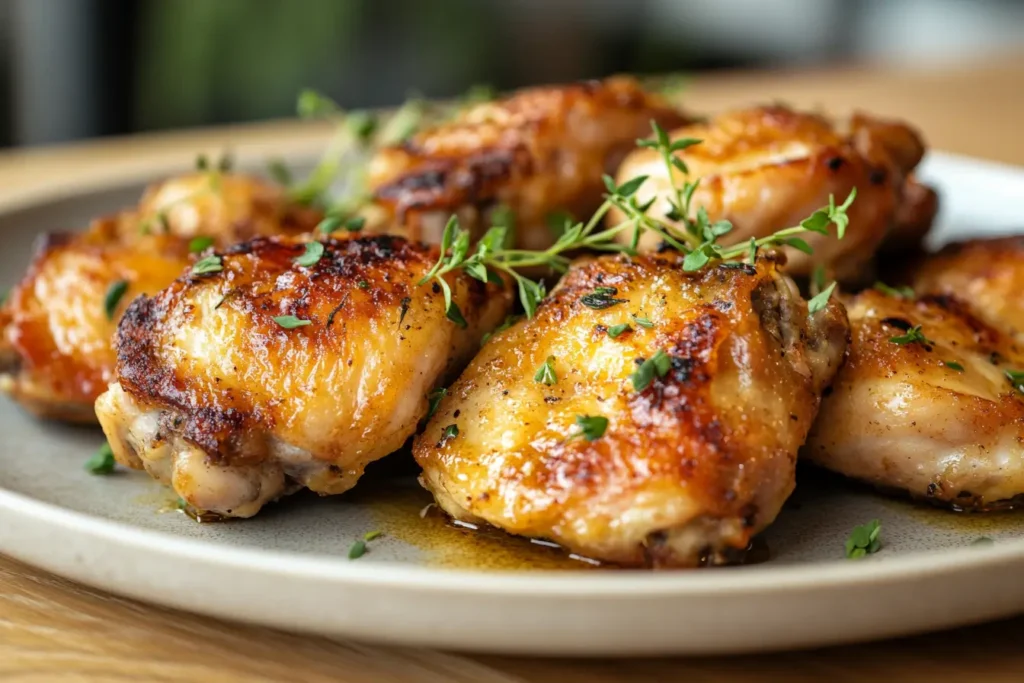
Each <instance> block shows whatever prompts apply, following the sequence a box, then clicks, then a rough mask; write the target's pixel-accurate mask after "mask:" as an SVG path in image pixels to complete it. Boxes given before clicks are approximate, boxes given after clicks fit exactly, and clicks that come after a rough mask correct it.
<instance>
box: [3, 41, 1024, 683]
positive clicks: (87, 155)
mask: <svg viewBox="0 0 1024 683" xmlns="http://www.w3.org/2000/svg"><path fill="white" fill-rule="evenodd" d="M757 100H782V101H785V102H790V103H792V104H795V105H800V106H812V107H814V106H822V107H825V108H827V109H830V110H837V111H841V110H847V109H849V108H851V107H854V106H855V107H861V108H864V109H866V110H870V111H876V112H879V113H882V114H888V115H893V116H901V117H905V118H907V119H909V120H911V121H913V122H914V123H915V124H917V125H918V126H919V127H920V129H921V130H922V131H923V132H924V133H925V135H926V137H927V138H928V140H929V141H930V142H931V143H932V145H933V146H934V147H936V148H941V149H946V150H949V151H954V152H961V153H964V154H973V155H977V156H981V157H986V158H990V159H995V160H1000V161H1005V162H1010V163H1018V164H1024V133H1022V127H1024V55H1010V56H1004V57H1002V58H1000V59H998V60H992V61H989V62H985V63H980V64H973V65H971V64H962V63H960V64H957V65H948V66H947V67H943V68H933V69H932V70H927V71H921V70H891V69H890V70H883V69H880V68H870V67H861V68H856V69H821V70H818V71H814V72H803V73H761V74H737V75H729V76H715V77H709V78H706V79H697V80H696V81H695V83H694V84H693V85H692V86H691V87H690V89H689V90H688V93H687V96H686V101H687V104H688V105H689V106H690V107H691V108H692V109H694V110H697V111H704V110H712V109H717V108H720V107H724V106H730V105H737V104H742V103H745V102H750V101H757ZM323 137H324V130H323V129H322V128H317V127H315V126H313V127H310V126H305V125H299V124H295V123H291V122H278V123H271V124H263V125H259V126H244V127H234V128H229V129H223V128H222V129H216V130H204V131H190V132H184V133H174V134H171V135H162V136H141V137H135V138H129V139H116V140H109V141H100V142H96V143H87V144H82V145H77V146H74V147H63V148H56V149H44V150H30V151H27V152H11V153H4V154H2V155H0V203H5V204H10V203H11V202H14V203H19V202H22V201H30V200H31V199H32V198H33V197H38V196H41V195H42V194H45V192H46V191H47V188H48V187H53V186H57V185H59V186H62V187H67V186H80V187H88V186H90V185H93V184H100V183H103V182H107V181H109V179H111V178H131V177H138V176H139V174H149V173H151V172H152V171H153V170H154V169H157V168H166V167H167V166H168V165H173V164H180V165H181V166H182V167H187V166H188V165H189V164H191V163H192V160H193V159H194V157H195V154H196V153H197V152H199V151H208V152H214V153H216V152H218V151H219V150H220V149H221V148H223V147H224V145H230V146H231V147H233V148H234V149H235V150H236V152H237V153H238V155H239V156H240V157H242V158H262V157H265V156H268V155H270V154H272V153H275V152H280V151H281V150H298V149H315V148H316V146H317V145H319V144H321V143H322V140H323ZM1022 223H1024V213H1022ZM439 618H443V615H439ZM1021 642H1024V617H1022V618H1017V619H1013V620H1010V621H1004V622H1000V623H995V624H988V625H985V626H977V627H973V628H965V629H960V630H956V631H948V632H945V633H940V634H934V635H927V636H919V637H915V638H909V639H903V640H895V641H890V642H886V643H876V644H869V645H859V646H849V647H839V648H829V649H824V650H817V651H812V652H802V653H784V654H775V655H761V656H750V657H730V658H725V657H716V658H706V659H648V660H618V661H579V660H540V659H512V658H506V657H482V656H464V655H455V654H444V653H438V652H431V651H423V650H402V649H395V648H384V647H376V646H364V645H356V644H350V643H340V642H337V641H331V640H327V639H321V638H313V637H308V636H296V635H291V634H286V633H280V632H276V631H272V630H269V629H262V628H255V627H251V626H243V625H237V624H228V623H223V622H218V621H214V620H210V619H206V618H200V617H195V616H191V615H187V614H182V613H178V612H172V611H169V610H164V609H160V608H155V607H150V606H147V605H143V604H140V603H137V602H133V601H128V600H122V599H120V598H116V597H113V596H110V595H107V594H104V593H100V592H97V591H93V590H91V589H88V588H85V587H82V586H78V585H75V584H72V583H69V582H67V581H64V580H62V579H59V578H56V577H53V576H51V575H48V574H45V573H43V572H40V571H36V570H34V569H32V568H30V567H27V566H25V565H22V564H19V563H17V562H14V561H12V560H8V559H5V558H0V680H4V681H8V680H14V681H40V682H43V681H45V682H47V683H50V682H59V681H72V680H74V681H81V680H88V681H127V680H132V681H144V680H145V681H200V680H203V681H226V682H232V681H353V682H355V681H360V682H362V681H366V682H368V683H377V682H384V681H386V682H388V683H404V682H405V681H438V682H445V681H451V682H455V683H461V682H463V681H466V682H469V681H472V682H474V683H489V682H491V681H493V682H511V681H552V682H554V681H559V682H561V681H595V682H599V683H603V682H612V681H632V680H657V681H669V680H685V681H689V682H694V683H696V682H703V681H726V680H728V681H741V682H742V681H786V682H787V683H798V682H800V681H819V680H831V681H836V682H839V681H861V680H874V679H880V680H900V681H922V682H924V681H927V682H928V683H931V682H932V681H934V680H936V679H945V680H957V679H960V680H963V679H967V680H982V679H984V680H986V681H987V682H988V683H1001V682H1002V681H1006V682H1010V681H1015V682H1016V681H1020V680H1024V648H1021V647H1020V643H1021Z"/></svg>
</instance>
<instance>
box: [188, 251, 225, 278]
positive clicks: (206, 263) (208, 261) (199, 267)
mask: <svg viewBox="0 0 1024 683" xmlns="http://www.w3.org/2000/svg"><path fill="white" fill-rule="evenodd" d="M222 270H224V264H223V263H222V262H221V259H220V256H217V255H216V254H210V255H209V256H207V257H206V258H204V259H200V260H198V261H196V262H195V264H194V265H193V266H192V274H193V275H206V274H207V273H219V272H220V271H222Z"/></svg>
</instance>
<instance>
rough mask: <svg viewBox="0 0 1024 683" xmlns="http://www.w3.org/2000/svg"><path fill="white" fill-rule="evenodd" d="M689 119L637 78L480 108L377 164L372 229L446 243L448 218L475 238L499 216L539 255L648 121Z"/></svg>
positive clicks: (585, 206) (671, 123) (584, 208)
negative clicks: (505, 212)
mask: <svg viewBox="0 0 1024 683" xmlns="http://www.w3.org/2000/svg"><path fill="white" fill-rule="evenodd" d="M652 119H654V120H657V121H658V122H659V123H661V125H663V126H668V127H675V126H679V125H682V124H683V123H685V122H686V120H685V119H684V117H683V116H682V115H681V114H680V113H679V112H677V111H676V110H675V109H673V108H672V107H670V106H669V105H668V103H667V102H666V101H664V100H663V99H662V98H660V97H658V96H656V95H653V94H651V93H648V92H645V91H644V90H643V89H642V88H641V87H640V85H639V84H638V83H637V82H636V81H635V80H634V79H632V78H625V77H617V78H610V79H608V80H605V81H594V82H586V83H578V84H573V85H564V86H552V87H543V88H532V89H527V90H522V91H520V92H517V93H515V94H513V95H511V96H510V97H507V98H505V99H501V100H497V101H495V102H487V103H482V104H479V105H476V106H473V107H471V108H469V109H468V110H466V111H464V112H463V113H461V114H460V115H459V116H458V118H457V119H456V120H455V121H453V122H451V123H447V124H443V125H440V126H437V127H434V128H430V129H427V130H425V131H423V132H420V133H419V134H417V135H415V136H414V137H413V138H411V139H410V140H409V141H407V142H405V143H402V144H400V145H395V146H392V147H387V148H384V149H383V150H381V151H380V152H379V153H378V154H377V155H376V157H375V158H374V159H373V160H372V162H371V164H370V169H369V185H370V188H371V190H372V195H373V206H372V207H371V209H370V211H371V219H370V223H371V225H375V226H376V227H377V229H386V230H396V229H397V230H398V231H399V232H401V234H404V235H406V236H408V237H410V238H411V239H416V240H423V241H426V242H430V243H437V242H439V241H440V237H441V231H442V229H443V228H444V225H445V223H446V222H447V220H448V217H449V216H450V215H451V214H453V213H457V214H458V215H459V218H460V220H461V221H462V225H463V226H465V227H467V228H470V229H471V230H472V231H473V235H474V237H477V238H478V237H479V236H480V234H481V233H482V232H483V230H484V229H486V227H488V226H489V225H490V219H491V212H492V210H493V209H494V208H496V207H497V206H499V205H500V206H503V207H506V208H508V209H510V210H511V211H512V212H513V214H514V216H515V219H514V220H515V228H516V229H515V234H516V239H517V245H518V246H519V247H521V248H525V249H543V248H546V247H547V246H549V245H550V244H551V243H552V242H553V241H554V239H555V236H556V234H555V233H554V232H552V229H551V227H550V226H549V219H550V217H551V216H552V214H554V213H555V212H567V213H569V214H571V215H574V216H577V217H584V216H589V215H590V214H591V213H593V211H594V210H595V209H596V208H597V207H598V205H600V203H601V199H602V197H601V195H602V192H603V191H604V186H603V185H602V183H601V176H602V174H604V173H613V172H614V169H615V168H616V167H617V166H618V164H619V162H620V161H621V160H622V158H623V156H624V155H625V154H626V153H627V152H628V151H629V150H630V149H632V148H633V146H634V144H635V143H636V138H637V137H642V136H644V135H646V134H647V132H649V131H650V122H651V120H652Z"/></svg>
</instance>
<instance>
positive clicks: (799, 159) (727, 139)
mask: <svg viewBox="0 0 1024 683" xmlns="http://www.w3.org/2000/svg"><path fill="white" fill-rule="evenodd" d="M671 138H672V139H673V140H681V139H684V138H691V139H696V140H700V141H701V142H700V143H699V144H694V145H692V146H689V147H686V148H685V149H682V150H679V151H677V152H675V154H676V155H677V156H678V157H679V158H680V159H682V160H683V161H684V162H685V164H686V166H687V167H688V169H689V176H684V175H683V174H682V173H681V172H680V171H679V170H678V169H673V173H672V177H670V176H669V174H668V171H667V170H666V167H665V164H664V161H663V159H662V156H661V154H660V153H659V151H658V150H655V149H638V150H636V151H634V152H633V153H632V154H630V155H629V156H628V157H627V158H626V160H625V161H624V162H623V163H622V166H621V167H620V168H619V171H618V175H617V182H618V183H620V184H622V183H624V182H626V181H628V180H630V179H631V178H635V177H638V176H648V179H647V181H646V182H645V183H644V184H643V185H642V186H641V187H640V190H639V191H638V192H637V200H638V201H639V202H640V203H641V204H643V203H644V202H646V201H647V200H649V199H652V198H654V197H656V196H657V197H659V199H658V201H657V202H656V203H655V205H654V206H653V208H651V209H650V213H652V214H657V215H664V214H665V213H666V212H667V211H668V209H669V205H668V197H669V196H670V195H671V193H672V191H673V190H672V184H673V183H676V184H678V183H681V182H682V181H685V180H694V179H696V178H699V179H700V184H699V186H698V188H697V190H696V192H695V193H694V194H693V199H692V206H693V207H694V210H695V209H696V207H703V208H705V209H706V210H707V213H708V216H709V217H710V219H711V220H712V221H717V220H728V221H731V222H732V224H733V226H734V229H733V230H732V232H730V233H729V234H728V235H726V236H725V237H723V238H722V240H721V241H722V243H723V244H736V243H741V242H745V241H747V240H749V239H750V238H751V237H766V236H768V235H770V234H771V233H773V232H775V231H776V230H780V229H782V228H787V227H790V226H795V225H798V224H799V223H800V221H802V220H803V219H804V218H806V217H807V216H808V215H810V214H811V213H812V212H813V211H814V210H816V209H817V208H818V207H820V206H823V205H825V204H827V203H828V200H829V195H833V196H834V197H835V198H836V199H838V200H842V198H843V197H846V196H847V195H848V194H849V192H850V190H851V189H853V188H856V189H857V201H856V202H855V203H854V205H853V207H852V208H851V209H850V212H849V217H850V224H849V229H848V230H847V233H846V238H845V239H843V240H841V241H839V240H836V239H834V237H832V236H828V235H809V236H806V240H807V242H808V243H809V244H810V246H811V247H812V248H813V250H814V253H813V255H809V254H805V253H803V252H801V251H797V250H796V249H792V248H788V247H787V250H788V254H787V255H788V257H789V261H788V262H787V266H786V269H787V271H789V272H792V273H798V274H807V273H809V272H810V271H811V269H812V267H813V266H814V265H816V264H824V265H827V266H829V267H830V268H831V269H832V270H833V271H834V272H835V273H836V274H837V275H838V276H840V277H845V278H848V277H851V276H854V275H856V274H858V273H859V271H860V270H861V268H862V266H863V265H864V264H865V263H866V262H867V261H868V260H869V259H871V257H872V256H873V255H874V253H875V250H876V249H877V248H878V246H879V244H880V243H881V242H882V240H883V239H884V238H885V236H886V234H887V232H888V231H889V230H890V229H892V228H894V227H895V226H896V225H897V224H898V222H900V221H902V224H905V226H904V227H905V229H906V231H907V232H912V231H913V230H917V229H919V228H920V225H921V224H922V223H930V221H931V214H932V213H934V211H935V203H934V194H933V193H932V194H929V193H928V192H925V191H924V190H925V189H926V188H923V186H920V185H919V184H917V183H916V181H914V184H913V186H912V187H913V190H911V191H909V192H908V191H907V177H908V174H910V172H911V171H912V170H913V168H914V167H915V166H916V165H917V163H918V162H919V161H920V160H921V157H922V155H923V154H924V144H923V142H922V141H921V139H920V137H919V136H918V135H917V133H916V132H915V131H914V130H913V129H911V128H910V127H909V126H907V125H905V124H902V123H898V122H889V121H883V120H880V119H875V118H872V117H869V116H866V115H862V114H857V115H854V116H853V117H852V118H851V119H850V120H849V121H843V122H833V121H831V120H829V119H826V118H825V117H823V116H820V115H817V114H810V113H803V112H798V111H794V110H792V109H790V108H788V107H784V106H768V107H758V108H754V109H746V110H739V111H732V112H728V113H725V114H722V115H720V116H716V117H714V118H712V119H711V120H710V121H708V122H706V123H695V124H691V125H689V126H684V127H682V128H679V129H677V130H675V131H672V133H671ZM908 203H913V205H914V206H905V205H906V204H908ZM609 220H610V221H613V222H616V223H617V222H620V221H621V220H623V215H622V214H621V212H619V211H617V210H615V211H612V212H611V214H610V218H609ZM622 238H623V239H624V240H628V239H629V234H628V232H627V233H623V235H622ZM658 246H659V241H658V237H657V235H656V234H654V233H648V234H646V235H644V236H643V238H641V241H640V247H641V248H642V249H648V250H653V249H656V248H657V247H658Z"/></svg>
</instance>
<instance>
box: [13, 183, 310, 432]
mask: <svg viewBox="0 0 1024 683" xmlns="http://www.w3.org/2000/svg"><path fill="white" fill-rule="evenodd" d="M319 217H320V216H319V213H318V212H316V211H311V210H309V209H305V208H302V207H295V206H293V205H290V204H288V203H287V201H286V198H285V195H284V193H283V191H282V190H281V189H279V188H277V187H276V186H273V185H270V184H267V183H266V182H264V181H260V180H257V179H255V178H249V177H246V176H240V175H231V174H220V173H217V174H214V173H191V174H187V175H184V176H180V177H176V178H172V179H169V180H166V181H164V182H161V183H159V184H156V185H154V186H153V187H151V188H150V189H149V190H147V192H146V193H145V195H144V197H143V199H142V201H141V203H140V205H139V206H138V208H137V209H136V210H133V211H126V212H123V213H121V214H118V215H115V216H111V217H109V218H104V219H100V220H97V221H94V222H93V223H92V225H91V226H90V227H89V229H88V230H86V231H85V232H83V233H78V234H71V233H68V234H57V235H51V236H49V237H47V238H45V239H44V240H43V241H42V242H41V244H40V247H39V248H38V249H37V252H36V254H35V257H34V258H33V260H32V264H31V266H30V267H29V270H28V273H27V274H26V275H25V277H24V278H23V279H22V280H21V282H20V283H19V284H18V285H17V286H16V287H15V288H14V289H13V291H12V292H11V295H10V297H9V298H8V301H7V303H6V304H5V305H4V306H3V308H0V390H3V391H4V392H5V393H7V394H9V395H10V396H12V397H13V398H14V399H15V400H17V401H19V402H20V403H21V404H22V405H23V406H25V407H26V408H27V409H28V410H29V411H31V412H32V413H35V414H36V415H38V416H40V417H48V418H55V419H60V420H67V421H72V422H83V423H94V422H95V421H96V416H95V413H94V412H93V403H94V402H95V401H96V397H97V396H99V395H100V393H102V392H103V391H104V390H105V389H106V387H107V384H108V383H109V382H110V381H111V379H112V378H113V371H114V363H115V360H116V356H115V353H114V350H113V346H112V343H111V342H112V339H113V335H114V330H115V329H116V324H117V320H118V319H119V318H120V316H121V314H122V313H123V312H124V310H125V309H126V308H127V306H128V303H129V302H130V301H131V300H132V299H133V298H135V297H136V296H138V295H141V294H154V293H156V292H158V291H160V290H161V289H163V288H164V287H166V286H167V285H169V284H170V283H171V282H172V281H173V280H174V278H176V277H178V275H180V274H181V272H182V271H183V270H184V269H185V267H186V266H187V265H188V263H189V258H190V256H189V238H192V237H196V236H199V235H203V236H208V237H211V238H213V240H214V244H218V245H222V246H226V245H228V244H233V243H235V242H236V241H238V240H239V239H242V238H245V237H249V236H252V235H261V234H275V233H279V232H304V231H308V230H311V229H312V228H313V227H314V226H315V225H316V222H317V220H319ZM121 280H124V281H126V282H127V283H128V287H127V290H126V291H125V293H124V295H123V296H122V297H121V299H120V301H119V302H118V305H117V306H116V308H115V310H114V311H113V316H112V317H111V318H108V317H107V314H106V311H105V305H104V300H105V298H106V296H107V292H108V290H109V289H110V287H111V285H113V284H114V283H116V282H118V281H121Z"/></svg>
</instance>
